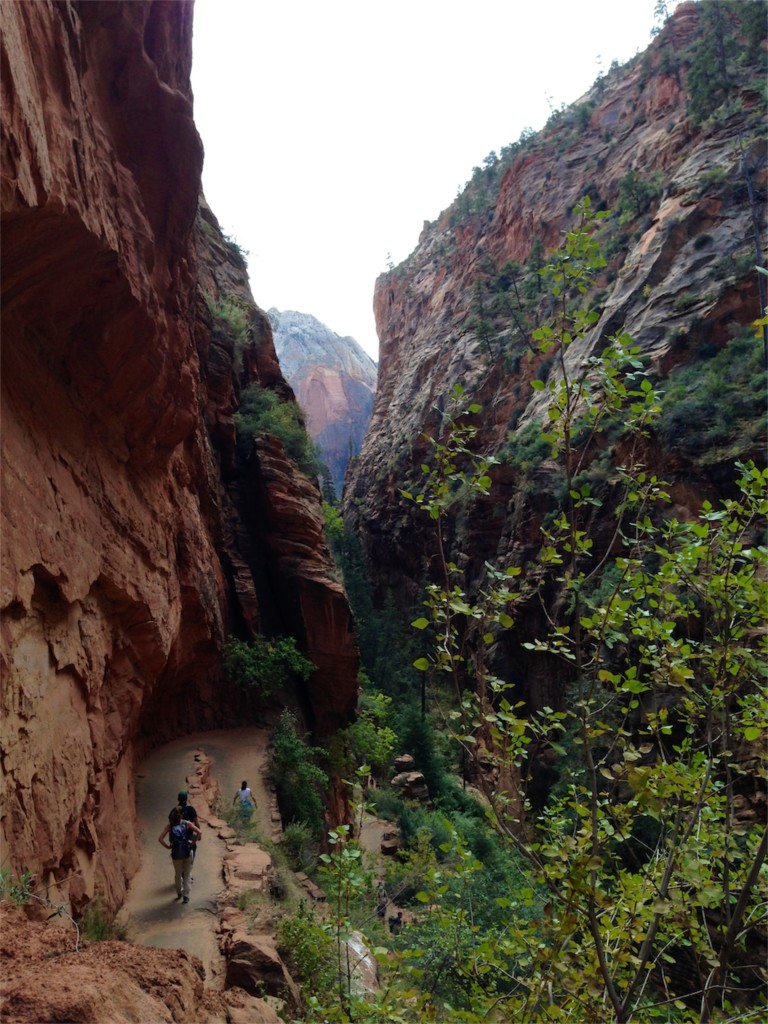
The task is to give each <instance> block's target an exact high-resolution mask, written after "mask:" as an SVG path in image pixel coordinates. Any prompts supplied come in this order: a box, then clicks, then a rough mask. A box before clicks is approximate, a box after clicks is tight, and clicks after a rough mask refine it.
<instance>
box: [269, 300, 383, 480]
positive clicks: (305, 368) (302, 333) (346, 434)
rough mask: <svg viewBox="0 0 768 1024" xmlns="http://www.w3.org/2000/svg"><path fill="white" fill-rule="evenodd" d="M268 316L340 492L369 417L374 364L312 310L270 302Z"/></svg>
mask: <svg viewBox="0 0 768 1024" xmlns="http://www.w3.org/2000/svg"><path fill="white" fill-rule="evenodd" d="M268 316H269V319H270V322H271V324H272V331H273V334H274V339H275V350H276V352H277V356H278V359H279V360H280V366H281V368H282V371H283V374H284V375H285V378H286V380H287V381H288V383H289V384H290V385H291V387H292V388H293V390H294V392H295V394H296V398H297V401H298V402H299V404H300V405H301V407H302V408H303V410H304V414H305V416H306V419H307V429H308V431H309V434H310V436H311V437H312V440H313V441H314V442H315V443H316V444H317V445H318V447H319V448H320V453H321V458H322V460H323V461H324V462H325V463H326V465H327V466H328V469H329V471H330V474H331V478H332V480H333V485H334V488H335V490H336V493H337V494H339V495H340V494H341V489H342V486H343V483H344V473H345V472H346V467H347V463H348V462H349V459H350V458H351V457H352V456H354V455H357V454H358V452H359V451H360V445H361V443H362V439H363V436H364V434H365V431H366V428H367V426H368V420H369V419H370V416H371V409H372V408H373V398H374V394H375V391H376V375H377V367H376V363H375V362H374V361H373V360H372V359H371V357H370V356H369V355H368V353H367V352H365V350H364V349H363V348H362V347H361V346H360V345H359V344H358V343H357V341H355V339H354V338H351V337H348V336H347V337H340V336H339V335H338V334H336V333H335V332H334V331H332V330H331V329H330V327H327V326H326V325H325V324H324V323H322V322H321V321H320V320H318V319H317V317H315V316H312V315H311V314H310V313H299V312H296V311H295V310H283V311H281V310H278V309H275V308H274V307H273V308H272V309H270V310H269V313H268Z"/></svg>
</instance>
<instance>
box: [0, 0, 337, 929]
mask: <svg viewBox="0 0 768 1024" xmlns="http://www.w3.org/2000/svg"><path fill="white" fill-rule="evenodd" d="M1 17H2V52H0V59H1V60H2V66H3V79H2V88H3V92H2V128H3V133H2V181H1V182H0V199H1V201H2V233H3V246H2V279H3V295H2V299H3V309H2V312H3V374H2V401H1V406H0V410H1V412H2V446H3V447H2V473H3V487H2V530H1V531H0V545H1V554H2V578H1V580H0V594H1V600H0V607H1V608H2V616H3V618H2V635H1V636H2V642H1V645H0V658H1V661H0V670H1V671H2V682H3V689H2V709H1V710H2V715H1V717H2V724H1V725H0V746H1V747H2V757H3V762H2V767H3V783H2V784H3V793H2V849H3V863H4V864H6V863H7V864H8V865H9V866H10V867H11V868H12V869H13V870H16V871H21V870H22V869H23V868H28V869H29V870H31V871H32V872H33V873H34V874H35V876H36V878H37V880H38V884H40V885H50V886H51V893H52V898H54V899H56V900H57V901H58V900H59V899H60V900H64V901H66V900H67V899H69V900H70V901H71V903H72V906H73V907H74V908H75V909H78V908H81V907H82V906H83V905H84V903H85V902H87V900H88V899H89V898H90V897H91V896H92V895H93V893H94V892H96V891H98V892H100V893H101V895H102V898H103V900H104V904H105V906H106V908H107V909H113V908H115V907H116V906H117V905H119V904H120V902H121V901H122V897H123V893H124V890H125V883H126V879H127V878H128V877H130V875H131V874H132V873H133V871H134V870H135V868H136V857H137V850H136V843H135V836H134V833H135V821H134V814H133V780H132V775H133V764H134V760H135V758H136V757H137V756H141V755H142V754H143V753H145V752H146V750H147V749H148V748H149V747H151V746H152V745H154V744H155V743H157V742H159V741H161V740H163V739H166V738H170V737H172V736H174V735H178V734H180V733H183V732H185V731H189V730H193V729H200V728H205V727H209V726H221V725H226V724H227V723H228V722H234V721H236V720H237V715H238V707H239V699H238V695H236V694H233V693H232V692H231V691H230V689H229V688H228V686H227V684H226V682H225V681H223V680H222V679H221V672H220V668H219V665H220V661H221V652H222V647H223V643H224V640H225V638H226V636H227V635H228V633H229V631H230V629H231V628H232V624H233V622H235V621H236V622H239V623H242V622H243V621H245V622H249V623H250V625H251V628H252V630H257V629H261V628H263V627H264V624H265V622H266V621H269V624H270V627H271V628H272V629H273V630H274V631H276V632H279V633H289V632H291V630H292V628H293V627H294V626H298V627H300V628H299V629H298V632H296V633H295V634H294V635H297V636H299V637H300V638H304V639H306V642H307V644H308V645H310V646H308V648H307V650H306V653H307V655H308V657H310V659H312V660H316V659H315V657H314V653H315V652H314V650H313V649H312V647H311V645H312V644H313V643H314V644H315V645H316V646H317V648H318V651H319V653H318V655H317V657H318V659H319V660H320V661H322V660H323V658H326V659H328V660H330V659H332V658H333V652H332V650H331V645H332V644H333V642H334V640H338V641H340V642H342V645H343V646H342V650H341V652H340V653H341V662H340V664H341V666H342V667H341V668H340V669H336V671H335V673H334V690H333V695H332V696H330V697H326V696H325V695H324V694H322V693H321V692H320V691H321V689H322V685H324V682H320V681H318V682H317V683H316V684H315V683H313V687H315V690H316V691H317V693H316V696H317V718H318V720H321V721H322V722H323V727H324V728H325V729H327V730H331V731H332V729H333V728H334V727H335V725H338V724H342V720H343V721H346V720H347V719H348V717H349V714H350V713H351V708H352V707H354V699H355V692H356V681H355V679H356V654H355V646H354V639H353V637H352V631H351V625H350V622H349V613H348V609H347V610H345V600H344V597H343V594H342V593H341V591H340V588H339V587H338V585H337V584H335V583H334V582H333V580H332V579H331V572H332V570H331V566H330V560H329V559H328V560H327V561H326V555H327V552H326V551H325V548H324V545H323V544H322V543H321V541H320V540H319V537H318V533H317V530H318V527H317V523H318V522H319V521H320V513H319V507H320V498H319V492H318V491H317V488H316V487H313V485H307V484H306V482H305V481H304V480H303V478H300V477H299V475H298V473H297V471H296V469H295V467H293V466H292V464H290V463H287V460H285V459H284V458H283V462H284V463H285V465H284V467H283V469H282V472H281V476H280V483H279V487H280V491H279V495H276V496H275V499H274V500H275V501H278V500H279V501H281V502H286V501H288V502H290V501H291V500H293V496H295V495H300V498H296V500H295V502H294V504H295V505H296V506H300V511H299V510H295V511H294V514H293V517H292V521H293V523H294V527H293V529H294V532H300V531H301V527H300V526H299V525H296V524H298V523H299V521H303V522H307V523H310V524H311V528H310V537H311V542H310V543H308V544H305V557H303V558H301V559H294V560H293V561H292V562H291V565H290V567H287V566H286V565H285V563H284V560H283V562H282V563H281V564H283V568H284V569H285V573H286V577H287V578H292V579H293V583H292V587H293V590H292V591H291V598H293V596H294V595H295V594H298V593H299V592H301V591H302V588H303V587H306V590H307V592H308V593H309V594H311V598H310V597H308V598H306V599H302V600H301V601H300V602H299V603H300V607H299V608H296V609H294V608H291V610H290V616H289V617H286V616H285V612H284V608H282V607H278V606H275V607H272V606H271V605H270V601H271V596H270V592H269V590H268V589H264V588H260V587H259V586H258V585H257V583H256V582H255V577H257V576H258V574H259V572H260V565H261V563H264V562H269V561H272V562H275V561H280V560H281V559H283V555H282V553H275V554H274V555H273V553H272V552H271V550H270V544H271V540H270V539H269V538H264V537H261V536H259V534H258V531H259V529H260V528H261V526H260V524H261V523H262V522H263V519H264V515H263V514H262V516H261V518H260V519H257V520H253V521H246V520H243V519H242V516H241V513H240V510H239V508H238V505H237V500H236V492H237V489H238V488H237V486H236V485H233V484H232V481H233V480H236V479H237V478H238V472H239V470H238V468H237V465H236V460H237V456H236V449H235V440H234V438H235V435H234V426H233V413H234V410H235V408H236V407H237V400H238V399H237V395H238V391H239V388H240V387H241V386H242V385H243V384H245V383H248V382H249V381H250V380H254V379H258V380H260V381H261V382H262V383H263V384H264V385H265V386H270V387H274V388H278V389H282V392H283V394H284V397H285V398H286V399H287V400H290V399H291V398H292V394H291V392H290V389H289V388H288V387H287V385H285V382H284V381H283V380H282V376H281V374H280V369H279V366H278V363H277V360H276V357H275V353H274V346H273V344H272V336H271V330H270V328H269V323H268V321H267V319H266V317H265V316H264V314H262V313H260V311H258V310H257V309H256V307H255V306H254V305H253V299H252V297H251V296H250V292H249V291H248V286H247V277H246V273H245V266H244V264H243V262H242V259H237V258H235V256H233V255H232V254H231V253H230V254H227V253H226V244H225V243H224V241H223V239H222V238H221V235H220V233H219V232H218V227H217V225H215V218H213V216H212V215H211V214H210V211H207V208H206V207H205V204H202V207H201V212H200V213H198V198H199V189H200V171H201V166H202V155H203V154H202V146H201V144H200V139H199V137H198V135H197V131H196V129H195V126H194V122H193V117H192V100H191V92H190V88H189V68H190V62H191V31H192V4H191V3H188V2H186V0H180V2H174V3H165V2H150V0H137V2H132V3H112V2H105V3H100V2H84V3H77V2H74V0H70V2H66V0H65V2H63V3H53V2H47V0H41V2H39V3H34V4H27V3H18V4H6V5H3V9H2V12H1ZM206 216H207V218H208V220H207V221H205V223H206V224H207V225H208V229H209V230H208V231H207V232H204V231H203V228H202V224H203V222H204V219H205V217H206ZM235 255H236V254H235ZM235 286H236V287H238V288H240V289H241V291H244V292H245V293H246V294H245V300H244V301H246V300H247V302H248V303H249V307H248V309H249V314H248V315H249V324H250V327H249V335H248V339H247V343H246V345H245V350H244V351H243V352H241V353H240V354H239V356H237V358H236V353H235V351H234V348H233V345H232V342H231V339H230V338H228V337H227V336H222V335H221V332H220V331H219V332H217V327H216V323H215V318H213V317H212V316H211V313H210V309H209V303H210V300H211V299H213V300H217V299H218V298H219V297H220V296H221V294H223V293H225V292H227V290H228V289H230V288H231V287H235ZM236 362H237V364H238V369H237V370H235V368H234V367H235V364H236ZM238 374H239V379H238ZM278 458H279V456H278V455H277V454H275V456H274V457H273V461H274V460H275V459H278ZM230 485H231V486H230ZM270 486H271V484H270V483H266V484H264V485H263V487H264V493H265V494H267V495H268V494H269V488H270ZM228 487H229V488H230V489H229V490H228ZM302 517H303V519H302ZM276 533H277V534H279V533H280V530H279V528H277V529H276ZM321 534H322V531H321V530H320V535H321ZM312 545H315V555H314V558H313V557H312V553H311V551H309V550H308V549H309V548H310V547H311V546H312ZM304 571H307V572H308V574H309V576H308V579H307V581H306V584H305V583H303V582H302V581H299V580H298V579H296V578H295V577H296V576H297V575H298V574H300V573H302V572H304ZM292 574H293V576H292ZM303 615H310V616H315V618H314V619H310V620H308V621H307V620H304V619H302V616H303ZM329 623H330V625H331V629H330V632H329V631H328V630H327V628H326V627H327V626H328V625H329ZM315 637H317V639H315ZM320 678H321V679H322V680H324V681H327V679H328V678H329V673H328V671H327V670H326V671H325V673H324V674H323V673H322V672H321V673H320ZM315 690H313V692H312V693H311V694H310V695H309V701H308V707H307V718H308V719H309V720H310V721H311V719H312V716H313V713H314V709H313V706H312V701H313V700H314V699H315ZM336 712H340V713H341V715H342V718H341V719H340V720H339V721H338V722H337V723H334V722H333V721H332V717H333V714H334V713H336Z"/></svg>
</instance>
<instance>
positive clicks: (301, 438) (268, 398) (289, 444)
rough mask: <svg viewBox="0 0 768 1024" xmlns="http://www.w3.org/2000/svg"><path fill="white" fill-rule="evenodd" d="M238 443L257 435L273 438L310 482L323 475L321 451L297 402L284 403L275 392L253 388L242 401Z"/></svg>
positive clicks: (253, 386)
mask: <svg viewBox="0 0 768 1024" xmlns="http://www.w3.org/2000/svg"><path fill="white" fill-rule="evenodd" d="M235 426H236V428H237V437H238V442H240V443H241V444H242V443H247V442H248V441H249V440H250V439H251V438H253V436H254V435H256V434H274V435H275V437H278V438H279V439H280V441H281V443H282V445H283V448H284V450H285V454H286V455H287V456H288V458H290V459H293V461H294V462H295V463H296V465H297V466H298V467H299V469H300V470H301V471H302V472H303V473H304V474H305V475H306V476H308V477H310V478H311V479H316V478H317V477H318V476H319V475H320V468H321V467H320V460H319V457H318V449H317V446H316V445H315V443H314V442H313V441H312V439H311V438H310V436H309V434H308V433H307V431H306V428H305V426H304V423H303V420H302V418H301V411H300V409H299V407H298V405H297V404H296V403H295V402H283V401H281V400H280V397H279V396H278V395H277V394H276V393H275V392H274V391H269V390H268V389H266V388H263V387H261V385H260V384H250V385H249V386H248V387H247V388H246V389H245V390H244V391H243V393H242V395H241V397H240V409H239V411H238V412H237V413H235Z"/></svg>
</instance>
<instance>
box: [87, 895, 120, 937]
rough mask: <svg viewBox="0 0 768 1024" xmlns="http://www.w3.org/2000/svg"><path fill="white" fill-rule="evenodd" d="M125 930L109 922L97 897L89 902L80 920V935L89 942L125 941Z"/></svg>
mask: <svg viewBox="0 0 768 1024" xmlns="http://www.w3.org/2000/svg"><path fill="white" fill-rule="evenodd" d="M126 933H127V929H126V928H125V927H124V926H122V925H115V923H114V922H113V921H110V920H109V917H108V916H107V912H106V911H105V909H104V905H103V903H102V902H101V900H100V899H99V897H98V896H97V897H96V898H95V899H93V900H91V902H90V903H89V904H88V906H87V907H86V908H85V910H84V911H83V916H82V918H81V919H80V934H81V936H82V937H83V938H84V939H88V941H89V942H106V941H108V940H109V939H120V940H125V936H126Z"/></svg>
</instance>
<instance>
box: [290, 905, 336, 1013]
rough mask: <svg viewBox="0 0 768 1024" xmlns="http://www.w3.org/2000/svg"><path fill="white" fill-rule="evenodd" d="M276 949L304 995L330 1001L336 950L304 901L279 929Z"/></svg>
mask: <svg viewBox="0 0 768 1024" xmlns="http://www.w3.org/2000/svg"><path fill="white" fill-rule="evenodd" d="M277 947H278V950H279V952H280V955H281V956H282V958H283V960H285V962H286V965H287V967H288V970H289V971H290V972H291V975H292V976H293V977H294V978H295V979H296V981H297V982H298V984H299V987H300V988H301V990H302V993H303V994H304V996H305V997H306V996H314V997H316V998H318V999H320V1000H325V999H328V998H330V997H331V996H332V995H333V993H334V990H335V986H336V979H337V974H336V947H335V943H334V940H333V938H332V937H331V936H330V935H329V934H328V932H326V931H325V930H324V929H323V926H322V925H321V924H320V922H319V921H318V920H317V918H316V917H315V912H314V910H311V909H308V908H307V906H306V904H305V903H304V902H302V903H300V904H299V908H298V910H297V911H296V914H295V915H294V916H293V917H289V918H286V919H285V920H284V921H282V923H281V924H280V926H279V929H278V935H277Z"/></svg>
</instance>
